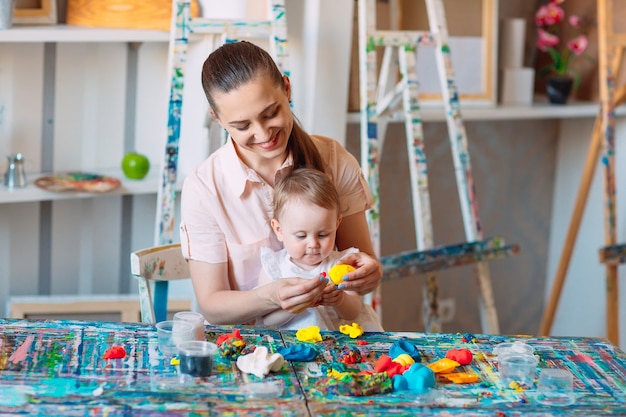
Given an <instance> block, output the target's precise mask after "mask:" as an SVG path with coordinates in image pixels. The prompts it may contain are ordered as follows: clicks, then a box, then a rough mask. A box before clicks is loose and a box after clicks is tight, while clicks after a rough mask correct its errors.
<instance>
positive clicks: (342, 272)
mask: <svg viewBox="0 0 626 417" xmlns="http://www.w3.org/2000/svg"><path fill="white" fill-rule="evenodd" d="M354 270H355V268H354V267H353V266H352V265H346V264H337V265H333V266H331V267H330V270H329V271H328V275H329V276H330V280H331V281H332V282H333V284H335V285H339V284H341V283H342V282H343V277H345V276H346V274H347V273H348V272H352V271H354Z"/></svg>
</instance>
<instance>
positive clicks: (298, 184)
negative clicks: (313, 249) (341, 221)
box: [272, 168, 340, 219]
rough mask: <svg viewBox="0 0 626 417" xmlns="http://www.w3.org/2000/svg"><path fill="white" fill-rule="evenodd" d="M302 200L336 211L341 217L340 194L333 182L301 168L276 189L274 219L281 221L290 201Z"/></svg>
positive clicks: (283, 179)
mask: <svg viewBox="0 0 626 417" xmlns="http://www.w3.org/2000/svg"><path fill="white" fill-rule="evenodd" d="M293 200H301V201H303V202H306V203H311V204H315V205H316V206H319V207H322V208H325V209H327V210H335V211H336V212H337V216H339V210H340V209H339V204H340V203H339V193H338V192H337V188H336V187H335V185H334V184H333V182H332V181H331V180H330V178H328V177H327V176H326V175H325V174H324V173H323V172H321V171H318V170H315V169H308V168H299V169H294V170H293V171H292V172H291V173H290V174H289V175H286V176H285V177H283V178H281V179H280V180H278V182H277V183H276V186H275V187H274V200H273V202H272V203H273V209H274V218H275V219H280V216H281V215H282V214H283V210H284V208H285V205H286V204H287V203H288V202H289V201H293Z"/></svg>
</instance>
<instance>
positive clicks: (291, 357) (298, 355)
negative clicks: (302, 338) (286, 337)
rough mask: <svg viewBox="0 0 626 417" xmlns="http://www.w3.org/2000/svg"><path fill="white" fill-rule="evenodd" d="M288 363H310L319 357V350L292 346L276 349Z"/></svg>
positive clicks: (305, 346)
mask: <svg viewBox="0 0 626 417" xmlns="http://www.w3.org/2000/svg"><path fill="white" fill-rule="evenodd" d="M276 351H277V352H278V353H280V354H281V355H283V358H285V360H287V361H295V362H310V361H312V360H314V359H315V358H316V357H317V350H315V348H314V347H311V346H307V345H304V344H302V345H291V346H288V347H279V348H278V349H276Z"/></svg>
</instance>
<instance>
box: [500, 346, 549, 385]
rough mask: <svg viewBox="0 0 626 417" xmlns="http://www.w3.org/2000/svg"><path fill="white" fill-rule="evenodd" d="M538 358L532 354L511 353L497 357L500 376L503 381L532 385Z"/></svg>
mask: <svg viewBox="0 0 626 417" xmlns="http://www.w3.org/2000/svg"><path fill="white" fill-rule="evenodd" d="M537 363H539V361H538V359H537V358H536V357H535V356H534V355H526V354H515V353H511V354H508V355H505V356H504V357H500V358H499V359H498V368H499V370H500V376H501V377H502V379H503V380H504V382H505V383H507V384H510V383H511V382H516V383H518V384H524V385H532V383H533V381H534V379H535V371H536V370H537Z"/></svg>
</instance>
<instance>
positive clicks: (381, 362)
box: [374, 355, 409, 378]
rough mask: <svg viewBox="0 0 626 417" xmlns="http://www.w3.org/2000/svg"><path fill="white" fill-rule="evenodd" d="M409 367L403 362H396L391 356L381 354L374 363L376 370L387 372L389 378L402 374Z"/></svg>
mask: <svg viewBox="0 0 626 417" xmlns="http://www.w3.org/2000/svg"><path fill="white" fill-rule="evenodd" d="M407 369H409V367H408V366H404V365H402V364H401V363H398V362H394V361H393V360H392V359H391V356H388V355H381V356H380V357H379V358H378V360H377V361H376V365H374V372H386V373H387V375H388V376H389V378H393V377H394V375H398V374H402V373H403V372H404V371H406V370H407Z"/></svg>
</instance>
